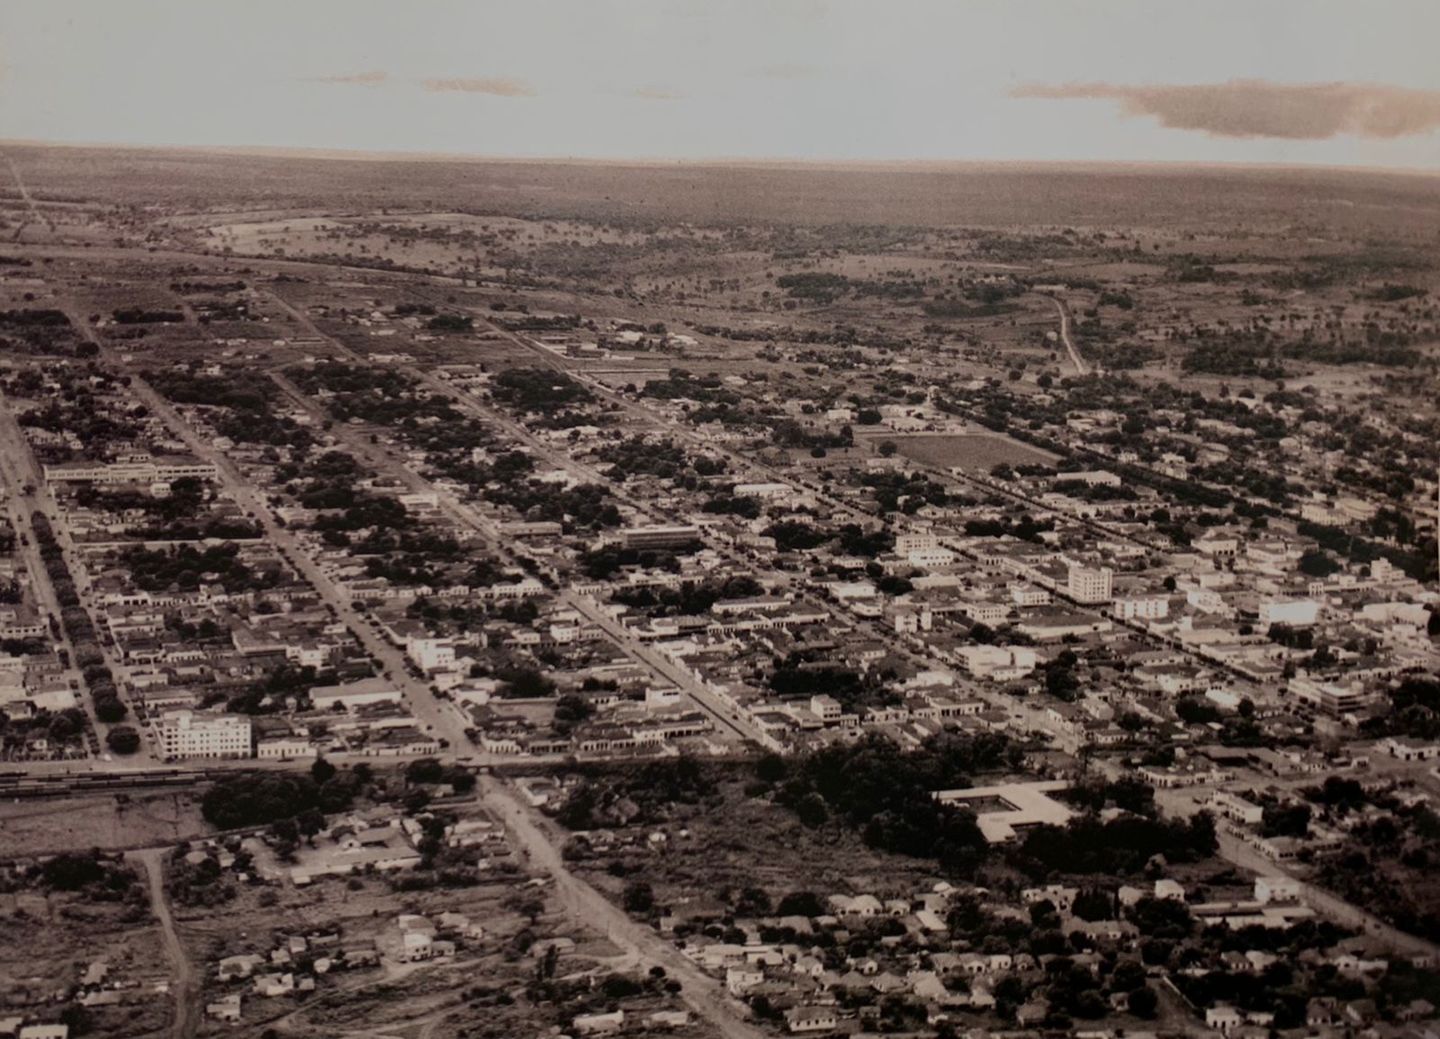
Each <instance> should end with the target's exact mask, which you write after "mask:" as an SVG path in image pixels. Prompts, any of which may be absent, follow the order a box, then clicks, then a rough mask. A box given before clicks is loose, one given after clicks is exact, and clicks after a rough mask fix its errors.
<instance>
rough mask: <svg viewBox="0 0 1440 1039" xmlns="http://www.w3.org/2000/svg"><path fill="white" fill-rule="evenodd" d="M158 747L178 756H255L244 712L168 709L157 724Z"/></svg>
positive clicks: (169, 757) (163, 752) (171, 756)
mask: <svg viewBox="0 0 1440 1039" xmlns="http://www.w3.org/2000/svg"><path fill="white" fill-rule="evenodd" d="M154 732H155V742H156V750H157V751H158V752H159V754H160V756H161V757H162V758H164V759H166V760H167V761H174V760H176V759H178V758H248V757H251V756H252V755H253V750H252V741H251V733H250V719H249V718H247V717H246V716H245V715H243V714H197V713H196V712H194V711H169V712H167V713H166V714H165V715H164V716H163V717H161V719H160V720H159V721H157V722H156V723H155V727H154Z"/></svg>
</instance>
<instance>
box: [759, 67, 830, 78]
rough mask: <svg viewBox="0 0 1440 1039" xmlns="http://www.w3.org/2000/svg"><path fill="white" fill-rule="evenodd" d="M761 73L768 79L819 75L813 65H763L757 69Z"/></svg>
mask: <svg viewBox="0 0 1440 1039" xmlns="http://www.w3.org/2000/svg"><path fill="white" fill-rule="evenodd" d="M756 71H758V72H759V73H760V75H762V76H764V77H766V78H767V79H812V78H814V77H815V76H817V75H819V71H818V70H817V69H816V68H815V67H814V66H813V65H796V64H789V63H785V64H780V65H762V66H761V67H760V68H759V69H757V70H756Z"/></svg>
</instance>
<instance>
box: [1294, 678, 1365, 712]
mask: <svg viewBox="0 0 1440 1039" xmlns="http://www.w3.org/2000/svg"><path fill="white" fill-rule="evenodd" d="M1290 693H1291V694H1292V695H1293V696H1294V697H1295V699H1296V700H1298V701H1299V702H1300V703H1301V704H1302V705H1303V706H1305V707H1307V708H1309V709H1310V710H1311V711H1313V712H1315V713H1317V714H1324V715H1328V716H1329V717H1331V718H1338V717H1340V716H1341V715H1345V714H1355V713H1356V712H1358V711H1362V710H1364V709H1365V708H1366V707H1369V706H1370V705H1371V704H1372V703H1374V702H1375V700H1376V699H1377V697H1376V694H1375V692H1373V691H1372V690H1368V689H1365V688H1360V687H1349V686H1343V685H1339V684H1337V683H1335V682H1316V681H1312V680H1311V679H1308V678H1294V679H1291V680H1290Z"/></svg>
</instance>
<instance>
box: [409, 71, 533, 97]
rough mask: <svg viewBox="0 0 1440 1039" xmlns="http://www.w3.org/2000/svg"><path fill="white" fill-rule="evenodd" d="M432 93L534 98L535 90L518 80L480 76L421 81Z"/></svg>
mask: <svg viewBox="0 0 1440 1039" xmlns="http://www.w3.org/2000/svg"><path fill="white" fill-rule="evenodd" d="M421 82H422V85H423V86H424V87H425V89H426V90H429V91H430V92H432V93H447V92H458V93H462V94H493V95H494V96H495V97H534V96H535V88H534V87H532V86H530V84H528V83H526V82H524V81H523V80H519V79H507V78H505V77H503V76H482V77H479V78H477V79H459V78H441V79H427V80H422V81H421Z"/></svg>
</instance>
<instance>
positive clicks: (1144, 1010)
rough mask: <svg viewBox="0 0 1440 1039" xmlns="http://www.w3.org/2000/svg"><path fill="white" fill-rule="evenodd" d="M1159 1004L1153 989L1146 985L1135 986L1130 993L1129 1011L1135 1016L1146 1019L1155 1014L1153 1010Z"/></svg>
mask: <svg viewBox="0 0 1440 1039" xmlns="http://www.w3.org/2000/svg"><path fill="white" fill-rule="evenodd" d="M1159 1005H1160V1000H1159V998H1158V997H1157V996H1156V995H1155V991H1154V989H1152V988H1150V987H1149V986H1148V985H1145V986H1142V987H1140V988H1137V989H1135V990H1134V991H1133V992H1131V993H1130V1013H1132V1014H1134V1015H1135V1016H1136V1017H1143V1018H1145V1019H1146V1020H1147V1021H1148V1020H1149V1019H1150V1018H1153V1017H1154V1016H1155V1011H1156V1010H1157V1009H1158V1007H1159Z"/></svg>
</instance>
